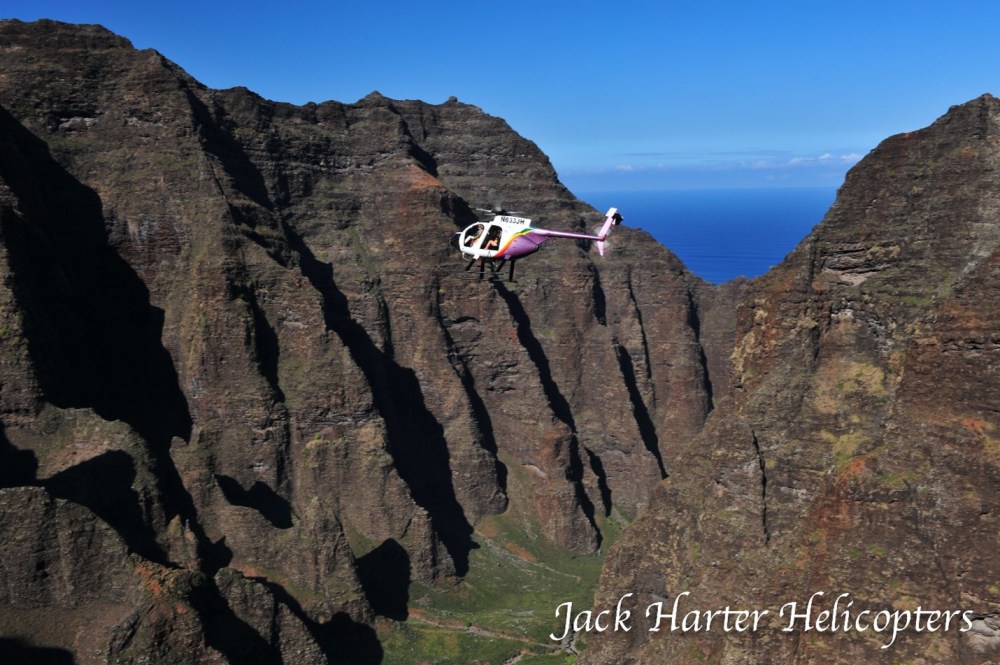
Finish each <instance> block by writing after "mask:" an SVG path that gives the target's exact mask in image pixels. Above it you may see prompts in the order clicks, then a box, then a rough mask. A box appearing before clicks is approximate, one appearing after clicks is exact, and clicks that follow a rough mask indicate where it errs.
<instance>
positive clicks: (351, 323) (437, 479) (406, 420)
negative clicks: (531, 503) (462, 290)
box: [285, 225, 477, 576]
mask: <svg viewBox="0 0 1000 665" xmlns="http://www.w3.org/2000/svg"><path fill="white" fill-rule="evenodd" d="M285 237H286V238H288V240H289V245H290V246H291V248H292V249H293V250H295V251H296V252H297V253H298V255H299V261H300V265H301V269H302V274H303V275H304V276H305V277H306V278H307V279H308V280H309V283H310V284H312V286H313V288H315V289H316V290H317V291H318V292H319V293H320V294H321V295H322V297H323V318H324V321H325V323H326V327H327V329H329V330H332V331H333V332H335V333H336V334H337V336H338V337H340V339H341V341H342V342H343V343H344V346H346V347H347V348H348V350H349V351H350V353H351V357H352V358H353V359H354V362H355V363H356V364H357V365H358V367H359V368H360V369H361V371H362V372H364V374H365V378H366V379H367V381H368V385H369V386H371V390H372V396H373V400H374V403H375V408H376V409H377V410H378V413H379V415H380V416H381V417H382V419H383V421H384V422H385V424H386V429H387V431H388V439H389V454H390V455H392V458H393V462H394V466H395V468H396V470H397V472H398V473H399V475H400V477H401V478H402V479H403V480H404V481H405V482H406V484H407V486H409V488H410V492H411V495H412V496H413V500H414V501H416V503H417V504H418V505H419V506H420V507H422V508H424V509H425V510H427V513H428V514H429V515H430V519H431V523H432V525H433V526H434V530H435V532H436V533H437V534H438V536H439V537H440V538H441V542H442V544H443V545H444V547H445V549H447V551H448V555H449V556H450V557H451V559H452V561H453V562H454V564H455V572H456V574H458V575H459V576H462V575H465V574H466V573H467V572H468V571H469V552H470V551H471V550H472V549H474V548H475V547H477V545H476V544H475V542H473V540H472V531H473V529H472V525H471V524H469V522H468V520H467V519H466V517H465V512H464V511H463V510H462V506H461V504H459V502H458V497H457V496H456V494H455V487H454V484H453V483H452V477H451V468H450V465H449V452H448V445H447V441H446V440H445V438H444V428H443V427H442V426H441V423H439V422H438V421H437V419H436V418H435V417H434V414H432V413H431V412H430V410H429V409H428V408H427V405H426V404H425V403H424V395H423V390H422V389H421V387H420V382H419V381H418V380H417V376H416V374H415V373H414V371H413V370H412V369H410V368H408V367H402V366H401V365H399V363H397V362H396V360H395V359H394V358H393V356H392V352H391V349H390V350H388V351H383V350H382V349H380V348H379V347H378V345H377V344H375V342H374V341H373V340H372V338H371V336H369V334H368V332H367V331H366V330H365V328H364V327H363V326H362V325H361V324H360V323H358V322H357V321H355V320H354V319H353V318H352V317H351V314H350V309H349V307H348V302H347V297H346V296H345V295H344V294H343V293H342V292H341V291H340V290H339V289H338V288H337V284H336V281H335V280H334V277H333V266H332V265H331V264H329V263H323V262H322V261H320V260H318V259H317V258H316V257H315V255H314V254H313V253H312V250H310V249H309V247H308V246H307V245H306V243H305V242H304V241H303V239H302V238H301V237H300V236H299V235H298V234H297V233H295V231H294V230H293V229H292V228H291V227H290V226H288V225H285Z"/></svg>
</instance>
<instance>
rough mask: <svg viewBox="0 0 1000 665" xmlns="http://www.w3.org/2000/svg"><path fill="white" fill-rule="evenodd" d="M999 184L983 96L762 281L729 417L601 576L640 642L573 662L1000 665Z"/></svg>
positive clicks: (599, 644) (594, 651)
mask: <svg viewBox="0 0 1000 665" xmlns="http://www.w3.org/2000/svg"><path fill="white" fill-rule="evenodd" d="M998 166H1000V101H998V100H997V99H995V98H993V97H991V96H989V95H986V96H983V97H982V98H979V99H976V100H973V101H971V102H969V103H967V104H964V105H962V106H958V107H955V108H953V109H951V110H950V111H949V112H948V113H947V114H946V115H945V116H943V117H942V118H941V119H940V120H938V121H937V122H936V123H934V124H933V125H932V126H930V127H928V128H926V129H923V130H921V131H916V132H912V133H909V134H904V135H899V136H894V137H892V138H890V139H887V140H886V141H885V142H883V143H882V144H881V145H880V146H879V147H878V148H877V149H876V150H874V151H873V152H872V153H871V154H870V155H868V156H867V157H866V158H865V159H864V160H863V161H862V162H861V163H859V164H858V165H857V166H856V167H855V168H854V169H853V170H852V171H851V172H850V173H849V174H848V176H847V179H846V182H845V183H844V185H843V187H842V188H841V190H840V192H839V193H838V196H837V200H836V202H835V203H834V205H833V207H832V208H831V209H830V211H829V213H828V214H827V215H826V217H825V219H824V220H823V222H822V223H821V224H820V225H819V226H818V227H817V228H816V229H815V230H814V231H813V233H812V234H811V235H810V236H809V237H807V238H806V239H805V240H804V241H803V242H802V243H801V244H800V245H799V247H798V248H797V249H796V250H795V251H794V252H793V253H792V254H790V255H789V256H788V257H787V258H786V260H785V261H784V262H783V263H782V264H781V265H780V266H778V267H776V268H775V269H773V270H772V271H771V272H770V273H768V274H767V275H766V276H764V277H762V278H759V279H757V280H754V282H753V283H752V284H751V285H750V287H749V289H748V292H747V293H746V295H745V297H744V298H743V300H742V302H741V303H740V306H739V308H738V314H737V323H736V340H735V345H734V351H733V354H732V366H731V371H732V375H731V380H730V383H729V385H728V386H727V387H725V388H723V386H716V384H714V383H713V387H715V388H716V389H717V403H718V405H719V406H718V408H717V409H716V410H715V411H714V412H713V413H712V414H711V416H710V418H709V419H708V422H707V424H706V426H705V428H704V431H703V432H702V433H701V434H700V435H699V436H698V437H697V439H696V440H695V441H694V442H693V443H692V445H690V446H689V447H687V448H686V449H685V450H684V451H683V452H682V453H681V454H680V455H679V456H678V457H677V458H676V459H675V460H674V468H675V469H676V472H675V473H672V474H671V476H670V478H669V479H667V480H666V481H664V482H663V483H662V484H661V485H660V486H659V487H658V488H657V490H656V492H655V494H654V496H653V500H652V501H651V503H650V505H649V507H648V509H647V510H646V511H645V512H644V513H643V514H642V515H641V516H640V517H639V519H638V520H637V521H636V522H635V523H634V524H633V525H632V526H631V527H630V528H629V529H627V530H626V532H625V534H624V536H623V538H622V539H621V540H620V541H619V543H618V544H617V546H616V547H615V549H614V551H613V552H612V553H611V554H610V555H609V557H608V560H607V562H606V564H605V567H604V571H603V574H602V580H601V586H600V590H599V593H598V596H597V601H596V604H597V606H598V607H601V608H606V607H608V606H611V607H614V605H615V603H617V601H618V600H619V599H620V598H621V597H622V596H623V595H625V594H629V593H632V594H633V596H630V597H629V598H628V599H627V600H626V606H629V605H630V604H631V606H634V609H635V613H634V616H633V624H632V628H633V629H632V630H630V631H628V632H626V631H624V630H619V631H611V630H609V631H605V632H602V633H595V634H593V635H591V636H590V638H589V641H588V643H589V646H590V649H589V650H588V651H587V652H585V654H584V657H583V658H582V659H581V661H580V662H586V663H625V662H630V663H667V662H669V663H703V662H713V663H749V662H752V663H886V664H889V663H976V664H978V663H992V662H997V660H998V657H1000V585H998V580H1000V558H998V557H997V554H996V553H997V549H998V546H1000V505H998V504H1000V447H998V442H1000V434H998V433H1000V369H998V368H1000V308H998V305H997V303H998V297H1000V170H998ZM818 592H822V594H823V595H816V594H817V593H818ZM843 594H847V595H843ZM810 599H813V608H812V609H811V610H809V609H808V603H809V601H810ZM838 601H839V602H838ZM656 603H660V605H656ZM675 603H676V605H675ZM789 603H796V605H795V606H794V607H788V604H789ZM650 606H653V607H654V609H653V611H652V614H651V616H650V617H648V618H647V617H645V616H644V611H645V608H647V607H650ZM675 607H676V608H677V611H676V612H674V611H673V610H674V608H675ZM725 608H730V609H731V610H732V611H733V612H734V614H732V615H731V616H730V617H729V619H730V620H729V623H728V624H726V623H725V621H726V617H725V615H724V614H715V615H714V616H713V618H714V620H715V623H714V625H708V623H707V621H708V620H709V617H708V616H707V615H706V612H709V613H711V612H715V611H719V610H724V609H725ZM783 609H784V613H783V614H782V610H783ZM661 610H662V617H661ZM744 610H745V611H759V612H762V613H763V612H764V611H767V612H768V614H767V615H764V614H761V615H760V623H759V625H758V626H757V627H756V628H754V627H753V625H752V624H751V623H750V622H751V618H750V615H749V614H748V615H746V617H745V622H744V624H743V627H742V628H740V626H739V625H738V624H737V620H738V618H737V614H736V612H737V611H744ZM824 611H825V612H827V614H826V616H825V618H823V617H822V613H823V612H824ZM691 612H694V613H695V615H691V614H690V613H691ZM959 612H960V614H959ZM793 613H794V614H798V615H801V616H800V617H799V618H794V617H793ZM945 613H949V614H950V618H951V622H950V625H949V624H948V619H947V618H946V616H945ZM669 614H674V615H675V620H676V626H674V625H672V624H671V622H670V619H667V618H665V617H666V615H669ZM658 617H661V618H662V620H663V623H662V624H661V626H660V630H659V631H655V632H650V630H649V629H650V628H651V627H653V626H654V625H655V620H656V619H657V618H658ZM685 621H686V622H687V623H685ZM671 628H675V629H673V630H672V629H671ZM897 629H898V630H897ZM883 647H885V648H883Z"/></svg>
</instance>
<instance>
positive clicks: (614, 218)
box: [597, 208, 622, 256]
mask: <svg viewBox="0 0 1000 665" xmlns="http://www.w3.org/2000/svg"><path fill="white" fill-rule="evenodd" d="M621 223H622V216H621V215H620V214H618V208H609V209H608V214H607V215H605V216H604V226H602V227H601V232H600V233H598V234H597V238H598V240H597V253H598V254H600V255H601V256H604V240H605V239H606V238H607V237H608V234H610V233H611V228H612V227H614V226H617V225H618V224H621Z"/></svg>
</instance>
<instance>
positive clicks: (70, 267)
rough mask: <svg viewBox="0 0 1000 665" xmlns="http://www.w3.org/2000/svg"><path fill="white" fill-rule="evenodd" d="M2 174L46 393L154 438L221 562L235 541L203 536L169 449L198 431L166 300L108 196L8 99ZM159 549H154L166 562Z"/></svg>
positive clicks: (6, 222) (12, 248)
mask: <svg viewBox="0 0 1000 665" xmlns="http://www.w3.org/2000/svg"><path fill="white" fill-rule="evenodd" d="M0 177H2V178H3V180H4V182H5V183H6V184H7V186H8V187H9V188H10V190H11V191H12V192H13V194H14V195H15V196H16V198H17V214H16V215H4V216H3V225H2V227H0V238H2V241H3V243H4V244H5V245H6V247H7V251H8V259H9V262H10V268H11V272H12V273H13V279H12V285H13V290H14V295H15V298H16V299H17V302H18V305H19V307H20V308H21V311H22V313H23V321H24V331H25V335H26V337H27V341H28V350H29V354H30V357H31V361H32V366H33V369H34V371H35V375H36V377H37V380H38V384H39V386H40V388H41V390H42V393H43V395H44V398H45V399H46V400H47V401H49V402H51V403H52V404H54V405H56V406H58V407H62V408H90V409H93V410H94V411H95V412H96V413H97V414H98V415H99V416H101V417H102V418H104V419H106V420H121V421H123V422H125V423H127V424H129V425H130V426H131V427H132V428H133V429H134V430H135V431H136V432H137V433H138V434H139V435H140V436H141V437H142V438H143V439H144V440H145V441H146V443H147V444H148V447H149V452H150V456H151V458H152V460H153V469H151V470H152V472H153V473H154V474H155V476H156V478H157V481H158V490H159V491H160V493H161V496H162V497H163V500H164V502H165V507H166V509H167V510H168V512H172V513H174V514H179V515H181V516H183V517H184V518H185V520H186V521H187V523H188V525H189V526H190V527H191V528H192V530H193V531H194V533H195V535H196V536H197V537H198V540H199V550H200V554H201V556H202V557H203V558H204V559H215V560H217V561H216V565H218V563H220V562H224V561H225V560H226V558H227V557H228V553H227V552H222V551H215V549H216V548H214V547H213V546H212V544H211V543H209V542H208V541H207V539H206V538H205V536H204V533H203V532H202V531H201V528H200V526H199V525H198V523H197V519H196V510H195V508H194V503H193V501H192V499H191V496H190V494H188V492H187V490H186V489H185V488H184V486H183V483H182V481H181V479H180V476H179V474H178V472H177V469H176V467H175V466H174V464H173V460H172V459H171V457H170V453H169V449H170V445H171V441H172V439H174V438H175V437H179V438H180V439H184V440H188V439H190V435H191V428H192V420H191V415H190V413H189V412H188V408H187V400H186V398H185V397H184V394H183V392H182V391H181V389H180V386H179V383H178V377H177V372H176V370H175V369H174V366H173V361H172V359H171V358H170V354H169V353H168V352H167V350H166V349H165V348H164V347H163V345H162V343H161V341H160V338H161V334H162V329H163V312H162V310H159V309H157V308H156V307H153V306H152V305H151V303H150V297H149V291H148V290H147V289H146V285H145V284H144V283H143V281H142V279H141V278H140V277H139V276H138V275H137V274H136V273H135V271H134V270H133V269H132V268H131V266H129V264H128V263H127V262H126V261H125V260H124V259H122V258H121V256H119V255H118V253H117V252H116V250H115V248H114V247H112V246H111V245H110V244H109V242H108V236H107V231H106V227H105V220H104V216H103V208H102V204H101V200H100V198H99V197H98V196H97V194H96V193H95V192H94V190H92V189H90V188H89V187H87V186H85V185H83V184H82V183H81V182H80V181H78V180H77V179H76V178H74V177H73V176H72V175H71V174H70V173H68V172H67V171H66V170H65V169H64V168H63V167H62V166H61V165H60V164H59V163H57V162H56V161H55V159H53V157H52V155H51V154H50V153H49V150H48V146H47V145H46V144H45V143H44V142H43V141H42V140H40V139H39V138H38V137H36V136H35V135H34V134H32V133H31V132H30V131H28V130H27V129H26V128H25V127H23V126H22V125H21V124H20V123H19V122H18V121H17V120H16V119H15V118H14V117H13V116H11V115H10V113H8V112H7V111H6V110H5V109H3V108H0ZM87 482H90V483H94V484H95V485H96V486H99V485H100V484H101V483H102V482H103V479H102V478H100V477H94V478H90V479H88V480H87ZM89 491H90V490H88V492H89ZM94 491H96V489H95V490H94ZM155 554H156V555H155V556H151V557H150V558H152V559H154V560H156V561H158V562H161V563H166V560H165V555H163V554H162V553H155Z"/></svg>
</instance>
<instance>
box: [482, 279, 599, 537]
mask: <svg viewBox="0 0 1000 665" xmlns="http://www.w3.org/2000/svg"><path fill="white" fill-rule="evenodd" d="M494 288H495V289H496V291H497V293H499V294H500V297H501V298H503V300H504V302H505V303H507V308H508V309H509V310H510V315H511V317H512V318H513V319H514V322H515V323H516V324H517V340H518V341H519V342H520V343H521V346H523V347H524V350H525V351H527V353H528V357H529V358H530V359H531V362H532V363H533V364H534V366H535V369H536V370H537V371H538V379H539V381H540V382H541V384H542V391H543V392H544V393H545V398H546V399H547V400H548V402H549V408H550V409H552V413H553V415H555V417H556V418H558V419H559V420H561V421H562V422H564V423H566V424H567V425H569V427H570V430H571V431H572V433H573V443H572V445H571V446H570V447H569V469H567V473H566V479H567V480H569V481H570V483H572V485H573V490H574V492H575V493H576V499H577V501H578V502H579V504H580V508H581V509H582V510H583V513H584V515H586V517H587V521H588V522H590V525H591V527H592V528H593V530H594V533H595V534H596V535H597V543H598V545H600V542H601V530H600V529H599V528H598V527H597V522H596V521H595V519H594V515H595V509H594V504H593V502H592V501H591V500H590V497H588V496H587V490H586V489H585V488H584V486H583V460H582V459H581V458H580V444H579V441H577V438H576V422H575V420H574V419H573V412H572V410H571V409H570V406H569V402H568V401H567V400H566V397H565V396H563V394H562V391H560V390H559V386H558V385H556V381H555V379H554V378H553V377H552V369H551V367H550V365H549V359H548V356H546V355H545V349H543V348H542V344H541V342H539V341H538V338H537V337H535V334H534V333H533V332H532V330H531V317H529V316H528V312H527V311H526V310H525V309H524V305H522V304H521V300H520V298H518V297H517V294H516V293H513V292H512V291H510V290H509V289H508V288H507V287H506V286H505V285H504V283H503V282H495V283H494Z"/></svg>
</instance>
